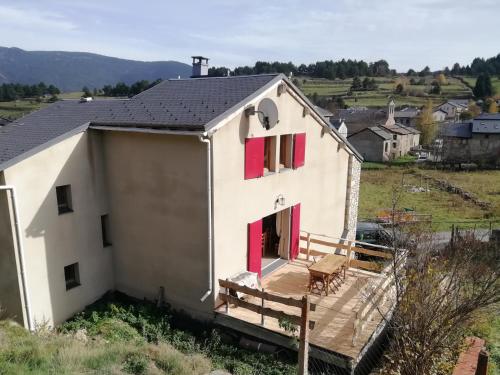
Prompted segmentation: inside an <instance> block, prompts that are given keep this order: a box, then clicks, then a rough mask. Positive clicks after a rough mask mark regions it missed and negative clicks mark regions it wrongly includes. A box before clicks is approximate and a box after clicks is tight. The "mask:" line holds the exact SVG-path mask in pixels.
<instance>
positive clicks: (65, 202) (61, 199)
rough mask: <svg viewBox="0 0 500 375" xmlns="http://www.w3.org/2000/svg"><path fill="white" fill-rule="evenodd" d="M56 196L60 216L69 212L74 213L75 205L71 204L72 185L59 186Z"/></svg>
mask: <svg viewBox="0 0 500 375" xmlns="http://www.w3.org/2000/svg"><path fill="white" fill-rule="evenodd" d="M56 195H57V210H58V212H59V215H61V214H65V213H67V212H73V204H72V202H71V185H62V186H57V187H56Z"/></svg>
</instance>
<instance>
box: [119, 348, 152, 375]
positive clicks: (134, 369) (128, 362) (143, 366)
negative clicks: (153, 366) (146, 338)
mask: <svg viewBox="0 0 500 375" xmlns="http://www.w3.org/2000/svg"><path fill="white" fill-rule="evenodd" d="M147 369H148V359H147V358H146V357H145V356H144V355H141V354H139V353H130V354H129V355H128V356H127V359H125V363H124V365H123V371H125V372H128V373H129V374H134V375H142V374H144V373H146V370H147Z"/></svg>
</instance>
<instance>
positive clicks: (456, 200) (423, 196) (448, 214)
mask: <svg viewBox="0 0 500 375" xmlns="http://www.w3.org/2000/svg"><path fill="white" fill-rule="evenodd" d="M374 167H375V168H377V165H376V164H375V165H371V164H370V165H369V166H368V169H366V168H365V166H364V167H363V170H362V171H361V187H360V198H359V199H360V200H359V218H360V219H371V218H374V217H376V216H377V214H378V213H379V212H380V210H381V209H388V208H391V207H392V198H393V192H394V191H396V190H397V191H399V193H398V194H400V195H399V199H398V207H399V208H410V209H414V210H415V211H416V212H418V213H421V214H432V220H433V229H434V230H436V231H445V230H449V229H450V227H451V224H452V223H458V222H472V223H471V224H470V226H474V222H476V223H477V226H478V227H487V226H488V225H489V223H488V220H490V219H493V218H497V219H500V214H499V212H498V203H500V202H499V201H500V194H499V195H497V193H498V190H499V186H500V182H499V179H500V172H497V171H495V172H473V173H476V175H475V176H476V178H467V177H466V176H465V175H464V176H461V175H460V172H455V173H453V172H449V174H446V176H448V177H450V178H457V179H460V181H466V182H467V185H465V183H464V188H466V189H468V190H469V191H471V192H474V193H476V194H478V196H479V197H481V198H482V199H484V200H486V201H490V202H497V203H495V204H496V207H495V209H493V210H492V212H489V211H484V210H481V209H480V208H479V207H477V206H475V205H474V204H472V203H470V202H467V201H465V200H463V199H462V198H461V197H459V196H458V195H456V194H451V193H447V192H444V191H441V190H438V189H436V188H434V187H432V186H429V188H430V192H427V193H411V192H408V191H407V188H404V189H402V188H401V180H402V177H403V173H405V172H409V171H410V169H407V168H403V167H397V166H391V167H386V168H383V169H374ZM423 172H424V173H427V172H429V173H428V174H432V175H433V176H436V177H437V176H438V175H439V173H440V172H438V171H423ZM442 173H446V172H442ZM441 178H443V177H442V176H441ZM404 182H405V184H407V185H412V186H420V179H419V178H416V177H414V176H408V175H405V178H404ZM424 187H427V186H424ZM495 190H496V193H495ZM492 193H494V194H492ZM461 226H462V224H461Z"/></svg>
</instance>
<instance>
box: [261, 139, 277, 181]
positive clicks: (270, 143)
mask: <svg viewBox="0 0 500 375" xmlns="http://www.w3.org/2000/svg"><path fill="white" fill-rule="evenodd" d="M270 172H276V137H266V138H264V174H266V173H270Z"/></svg>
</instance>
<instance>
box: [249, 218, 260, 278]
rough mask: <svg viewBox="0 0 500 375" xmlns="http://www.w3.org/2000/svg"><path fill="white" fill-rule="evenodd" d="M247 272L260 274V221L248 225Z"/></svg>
mask: <svg viewBox="0 0 500 375" xmlns="http://www.w3.org/2000/svg"><path fill="white" fill-rule="evenodd" d="M248 271H250V272H256V273H258V274H259V277H260V276H261V274H262V219H261V220H257V221H256V222H254V223H250V224H248Z"/></svg>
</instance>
